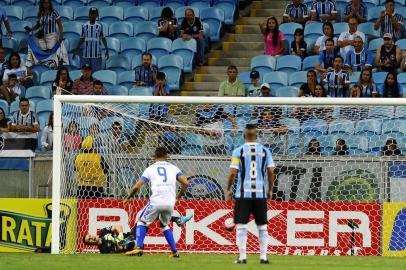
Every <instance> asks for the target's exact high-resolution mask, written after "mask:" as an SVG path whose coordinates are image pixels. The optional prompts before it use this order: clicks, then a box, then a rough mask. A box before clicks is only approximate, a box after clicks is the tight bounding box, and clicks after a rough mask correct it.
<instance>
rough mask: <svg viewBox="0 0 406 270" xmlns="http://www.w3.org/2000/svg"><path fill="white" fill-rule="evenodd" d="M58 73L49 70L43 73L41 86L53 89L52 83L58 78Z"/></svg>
mask: <svg viewBox="0 0 406 270" xmlns="http://www.w3.org/2000/svg"><path fill="white" fill-rule="evenodd" d="M56 73H57V70H48V71H45V72H44V73H42V74H41V80H40V84H41V85H42V86H47V87H51V86H52V82H53V81H54V80H55V78H56Z"/></svg>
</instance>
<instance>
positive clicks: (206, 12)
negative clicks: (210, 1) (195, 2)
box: [200, 8, 224, 42]
mask: <svg viewBox="0 0 406 270" xmlns="http://www.w3.org/2000/svg"><path fill="white" fill-rule="evenodd" d="M200 19H201V20H202V21H203V22H205V23H208V24H209V25H210V40H211V41H213V42H217V41H220V34H221V29H222V25H223V23H224V11H223V10H222V9H218V8H206V9H203V10H201V12H200Z"/></svg>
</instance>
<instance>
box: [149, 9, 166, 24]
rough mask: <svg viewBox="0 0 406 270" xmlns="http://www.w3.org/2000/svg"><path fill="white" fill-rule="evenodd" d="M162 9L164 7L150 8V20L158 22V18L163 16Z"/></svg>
mask: <svg viewBox="0 0 406 270" xmlns="http://www.w3.org/2000/svg"><path fill="white" fill-rule="evenodd" d="M162 9H164V7H154V8H150V9H149V20H150V21H151V22H156V23H157V22H158V20H159V19H160V18H161V13H162Z"/></svg>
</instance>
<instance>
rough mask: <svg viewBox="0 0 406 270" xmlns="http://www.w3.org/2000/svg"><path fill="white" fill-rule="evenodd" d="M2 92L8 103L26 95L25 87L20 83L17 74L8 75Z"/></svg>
mask: <svg viewBox="0 0 406 270" xmlns="http://www.w3.org/2000/svg"><path fill="white" fill-rule="evenodd" d="M1 92H2V96H3V99H5V100H6V101H7V102H8V103H11V102H13V101H15V100H16V98H17V97H25V88H24V87H23V86H22V85H21V84H19V83H18V80H17V76H16V75H15V74H10V75H9V76H8V82H7V83H5V84H3V85H2V86H1Z"/></svg>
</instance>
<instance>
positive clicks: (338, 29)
mask: <svg viewBox="0 0 406 270" xmlns="http://www.w3.org/2000/svg"><path fill="white" fill-rule="evenodd" d="M333 26H334V36H336V37H338V36H340V34H341V33H342V32H348V23H346V22H340V23H335V24H333Z"/></svg>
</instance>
